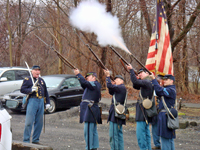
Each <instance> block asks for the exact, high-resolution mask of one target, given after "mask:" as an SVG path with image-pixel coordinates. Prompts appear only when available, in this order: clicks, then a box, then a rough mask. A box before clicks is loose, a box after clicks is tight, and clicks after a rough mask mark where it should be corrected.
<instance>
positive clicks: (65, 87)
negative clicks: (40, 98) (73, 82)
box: [60, 85, 68, 91]
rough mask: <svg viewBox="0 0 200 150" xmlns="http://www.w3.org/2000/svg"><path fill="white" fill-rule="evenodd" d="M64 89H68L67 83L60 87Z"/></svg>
mask: <svg viewBox="0 0 200 150" xmlns="http://www.w3.org/2000/svg"><path fill="white" fill-rule="evenodd" d="M64 89H68V86H67V85H65V86H63V87H61V88H60V90H61V91H62V90H64Z"/></svg>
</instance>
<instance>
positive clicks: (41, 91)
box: [20, 77, 50, 104]
mask: <svg viewBox="0 0 200 150" xmlns="http://www.w3.org/2000/svg"><path fill="white" fill-rule="evenodd" d="M33 79H34V82H36V80H37V79H35V78H33ZM32 86H33V82H32V80H31V77H26V78H25V79H24V81H23V83H22V86H21V89H20V92H21V93H24V94H29V97H31V96H35V97H36V92H33V93H31V91H32ZM36 86H37V87H38V92H37V93H38V96H42V97H43V98H44V99H45V100H46V104H50V101H49V94H48V91H47V87H46V84H45V82H44V80H43V79H42V78H40V77H39V78H38V82H37V84H36Z"/></svg>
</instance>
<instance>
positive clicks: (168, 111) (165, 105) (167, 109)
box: [161, 96, 175, 119]
mask: <svg viewBox="0 0 200 150" xmlns="http://www.w3.org/2000/svg"><path fill="white" fill-rule="evenodd" d="M161 99H162V102H163V106H164V108H165V110H166V111H167V113H168V114H170V115H171V116H172V118H173V119H175V117H174V115H173V114H172V113H171V111H170V110H169V108H168V107H167V104H166V103H165V100H164V96H162V97H161Z"/></svg>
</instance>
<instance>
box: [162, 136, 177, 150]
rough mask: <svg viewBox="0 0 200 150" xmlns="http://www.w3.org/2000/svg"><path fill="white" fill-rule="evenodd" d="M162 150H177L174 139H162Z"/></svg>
mask: <svg viewBox="0 0 200 150" xmlns="http://www.w3.org/2000/svg"><path fill="white" fill-rule="evenodd" d="M161 149H162V150H175V147H174V139H167V138H164V137H161Z"/></svg>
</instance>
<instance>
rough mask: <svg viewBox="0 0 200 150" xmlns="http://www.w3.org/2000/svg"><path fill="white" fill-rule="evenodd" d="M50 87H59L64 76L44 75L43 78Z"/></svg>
mask: <svg viewBox="0 0 200 150" xmlns="http://www.w3.org/2000/svg"><path fill="white" fill-rule="evenodd" d="M43 79H44V81H45V83H46V86H47V87H48V88H55V87H58V86H59V84H60V83H61V81H62V80H63V78H58V77H44V78H43Z"/></svg>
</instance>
